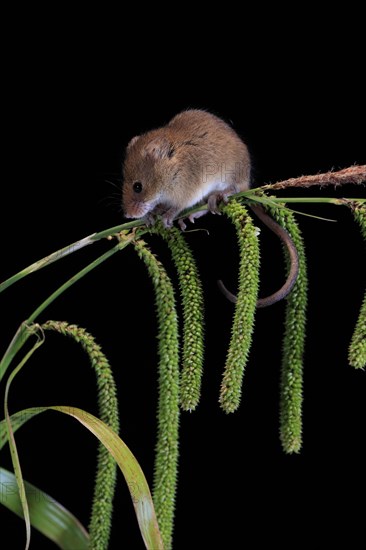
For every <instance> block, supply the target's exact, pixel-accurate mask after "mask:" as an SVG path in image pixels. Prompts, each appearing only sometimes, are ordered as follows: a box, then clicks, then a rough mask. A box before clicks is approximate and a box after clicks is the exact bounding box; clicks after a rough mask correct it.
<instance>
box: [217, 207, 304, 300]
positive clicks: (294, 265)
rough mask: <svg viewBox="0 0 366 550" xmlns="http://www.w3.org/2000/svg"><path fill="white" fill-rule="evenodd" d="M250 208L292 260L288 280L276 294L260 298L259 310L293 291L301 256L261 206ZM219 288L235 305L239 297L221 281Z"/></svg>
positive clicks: (288, 236)
mask: <svg viewBox="0 0 366 550" xmlns="http://www.w3.org/2000/svg"><path fill="white" fill-rule="evenodd" d="M250 208H251V209H252V210H253V212H254V213H255V215H256V216H257V217H258V218H259V219H260V220H261V221H262V222H263V223H264V224H265V225H266V226H267V227H268V228H269V229H270V230H271V231H273V233H275V235H277V237H279V238H280V239H281V241H282V242H283V244H284V245H285V246H286V249H287V251H288V254H289V259H290V270H289V273H288V276H287V279H286V281H285V283H284V284H283V285H282V287H281V288H279V289H278V290H277V291H276V292H274V293H273V294H271V295H270V296H266V297H265V298H259V299H258V301H257V308H262V307H268V306H271V305H273V304H275V303H276V302H279V301H280V300H283V299H284V298H286V296H288V295H289V294H290V292H291V290H292V289H293V287H294V284H295V283H296V279H297V276H298V273H299V256H298V253H297V250H296V247H295V244H294V242H293V240H292V239H291V237H290V235H289V234H288V233H287V231H286V230H285V229H284V228H283V227H281V226H280V225H279V224H278V223H277V222H276V221H275V220H274V219H273V218H271V217H270V216H269V215H268V214H266V213H265V212H264V210H263V208H262V207H261V206H250ZM217 284H218V287H219V289H220V290H221V292H222V293H223V295H224V296H225V298H227V299H228V300H230V302H233V303H234V304H235V303H236V301H237V297H236V296H235V294H233V293H232V292H230V291H229V290H228V289H227V288H226V286H225V285H224V283H223V282H222V281H221V280H219V281H217Z"/></svg>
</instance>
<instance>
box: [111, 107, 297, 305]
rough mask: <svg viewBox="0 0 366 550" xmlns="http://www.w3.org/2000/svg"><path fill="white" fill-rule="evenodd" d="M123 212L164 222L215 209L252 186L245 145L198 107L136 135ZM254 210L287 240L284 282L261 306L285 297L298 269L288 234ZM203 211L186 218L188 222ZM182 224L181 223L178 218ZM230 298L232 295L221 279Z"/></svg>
mask: <svg viewBox="0 0 366 550" xmlns="http://www.w3.org/2000/svg"><path fill="white" fill-rule="evenodd" d="M123 178H124V183H123V198H122V203H123V211H124V215H125V217H126V218H144V220H145V221H146V223H147V224H152V223H154V221H155V220H156V219H157V217H158V216H161V220H162V222H163V224H164V225H165V227H171V226H172V224H173V220H174V218H175V217H176V216H177V215H178V214H179V213H180V212H182V211H183V210H185V209H186V208H190V207H192V206H195V205H198V204H204V203H205V202H207V203H208V210H209V211H210V212H212V213H217V208H218V203H219V202H221V201H224V202H227V200H228V197H229V196H230V195H232V194H234V193H239V192H240V191H245V190H247V189H249V186H250V157H249V152H248V149H247V146H246V145H245V143H244V142H243V141H242V140H241V139H240V137H239V136H238V134H237V133H236V132H235V131H234V130H233V129H232V128H231V127H230V126H229V125H228V124H227V123H226V122H224V121H223V120H222V119H220V118H218V117H217V116H215V115H213V114H211V113H208V112H206V111H202V110H197V109H193V110H187V111H183V112H181V113H179V114H178V115H176V116H175V117H174V118H173V119H172V120H171V121H170V122H169V123H168V124H167V125H166V126H163V127H161V128H158V129H156V130H151V131H149V132H146V133H145V134H142V135H140V136H136V137H134V138H133V139H132V140H131V141H130V142H129V144H128V146H127V151H126V157H125V161H124V166H123ZM252 210H253V211H254V212H255V213H256V214H257V215H258V217H260V219H261V220H262V221H263V222H264V223H265V224H266V225H267V226H268V227H270V229H271V230H272V231H274V232H275V233H276V234H277V235H278V236H279V237H280V238H281V239H282V240H283V242H284V243H285V245H286V247H287V248H288V250H289V252H290V258H291V269H290V273H289V276H288V278H287V281H286V283H285V284H284V286H283V287H282V288H281V289H280V290H279V291H277V292H276V293H275V294H273V295H271V296H268V297H267V298H263V299H260V300H258V303H257V307H264V306H267V305H271V304H272V303H275V302H277V301H278V300H280V299H282V298H284V297H285V296H287V294H288V293H289V292H290V290H291V289H292V287H293V285H294V283H295V281H296V277H297V273H298V257H297V253H296V248H295V246H294V244H293V242H292V240H291V237H290V236H289V235H288V233H287V232H286V231H285V230H284V229H283V228H282V227H281V226H280V225H278V224H277V223H276V222H275V221H274V220H273V219H272V218H271V217H270V216H268V215H267V214H265V212H264V211H263V210H262V209H261V207H258V206H255V207H254V206H253V207H252ZM205 213H206V211H201V212H197V213H196V214H193V215H191V216H190V217H189V219H190V221H193V220H194V218H197V217H200V216H202V215H203V214H205ZM180 225H181V227H182V228H184V227H185V225H184V223H182V222H181V223H180ZM220 288H221V289H222V291H223V292H224V294H225V295H226V297H227V298H228V299H230V300H231V301H235V296H234V295H233V294H231V293H230V292H228V291H227V290H226V289H225V287H224V286H223V284H222V283H221V284H220Z"/></svg>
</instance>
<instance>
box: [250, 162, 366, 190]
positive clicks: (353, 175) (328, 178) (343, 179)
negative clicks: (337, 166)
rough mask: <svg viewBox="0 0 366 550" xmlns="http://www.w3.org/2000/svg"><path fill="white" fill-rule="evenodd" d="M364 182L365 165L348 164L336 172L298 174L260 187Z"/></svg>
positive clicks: (365, 174) (276, 187)
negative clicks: (295, 176) (313, 174)
mask: <svg viewBox="0 0 366 550" xmlns="http://www.w3.org/2000/svg"><path fill="white" fill-rule="evenodd" d="M363 182H366V165H365V164H364V165H362V166H350V167H349V168H344V169H343V170H339V171H338V172H332V171H330V172H325V173H324V174H317V175H315V176H300V177H299V178H290V179H288V180H284V181H279V182H278V183H273V184H272V185H271V184H269V185H263V186H261V189H271V190H275V189H286V188H288V187H312V186H313V185H320V186H323V185H334V186H335V187H337V186H338V185H344V184H346V183H353V184H361V183H363Z"/></svg>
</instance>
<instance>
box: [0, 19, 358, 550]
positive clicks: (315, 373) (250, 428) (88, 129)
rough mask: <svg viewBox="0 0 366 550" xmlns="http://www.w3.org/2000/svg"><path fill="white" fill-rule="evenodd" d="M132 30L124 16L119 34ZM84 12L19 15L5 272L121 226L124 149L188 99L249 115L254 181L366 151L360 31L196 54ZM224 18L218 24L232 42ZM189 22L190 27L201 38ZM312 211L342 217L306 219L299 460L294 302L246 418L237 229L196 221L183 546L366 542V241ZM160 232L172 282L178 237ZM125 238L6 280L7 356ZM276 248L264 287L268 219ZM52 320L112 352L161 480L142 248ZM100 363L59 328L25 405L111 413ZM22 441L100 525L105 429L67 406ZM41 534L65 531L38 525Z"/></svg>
mask: <svg viewBox="0 0 366 550" xmlns="http://www.w3.org/2000/svg"><path fill="white" fill-rule="evenodd" d="M340 24H341V22H340ZM130 25H132V22H131V21H128V22H127V23H126V21H125V22H124V25H123V26H121V29H120V32H121V33H124V32H125V31H126V27H128V26H130ZM25 26H26V25H25ZM86 27H87V25H86V24H85V25H80V26H79V27H75V28H73V25H72V23H70V22H68V24H67V25H65V26H64V27H63V28H62V30H61V31H59V33H55V29H54V27H53V26H52V25H51V22H49V24H48V25H47V29H48V30H47V31H44V29H43V31H44V33H41V34H40V33H36V32H34V33H32V32H31V33H30V34H31V36H30V37H29V40H28V41H27V40H22V39H21V35H22V32H21V31H22V29H21V28H18V29H17V33H16V37H18V38H17V39H16V40H15V41H14V43H12V44H9V52H8V54H9V55H8V67H6V79H5V81H6V85H5V93H6V100H5V101H4V103H3V110H4V115H5V116H4V119H6V123H5V125H4V127H3V132H4V142H5V143H4V165H3V178H4V179H3V184H2V204H3V208H2V211H3V214H2V216H1V243H2V244H1V248H2V262H1V273H0V277H1V279H2V280H4V279H6V278H7V277H8V276H10V275H12V274H13V273H15V272H17V271H18V270H19V269H21V268H23V267H25V266H27V265H29V264H30V263H32V262H34V261H36V260H37V259H39V258H42V257H43V256H45V255H46V254H48V253H50V252H52V251H55V250H57V249H58V248H60V247H62V246H65V245H67V244H69V243H71V242H73V241H76V240H78V239H80V238H82V237H84V236H86V235H88V234H90V233H93V232H95V231H98V230H102V229H104V228H108V227H110V226H114V225H117V224H119V223H121V222H122V221H123V217H122V212H121V206H120V194H121V191H120V190H121V181H120V178H121V163H122V159H123V154H124V148H125V146H126V144H127V143H128V141H129V139H131V138H132V137H133V136H134V135H136V134H138V133H141V132H142V131H145V130H148V129H151V128H153V127H157V126H159V125H163V124H165V123H166V122H167V121H168V120H169V119H170V118H171V117H172V116H174V114H176V113H177V112H179V111H180V110H182V109H185V108H188V107H193V108H205V109H207V110H209V111H211V112H213V113H215V114H217V115H219V116H222V117H223V118H225V119H226V120H229V121H232V124H233V126H234V128H235V129H236V130H237V131H238V132H239V133H240V135H241V136H242V137H243V139H244V140H245V141H246V142H247V143H248V146H249V148H250V151H251V153H252V158H253V165H254V178H255V183H256V185H261V184H263V183H270V182H275V181H278V180H282V179H286V178H289V177H296V176H300V175H303V174H316V173H321V172H324V171H328V170H329V169H335V170H337V169H341V168H344V167H347V166H349V165H352V164H354V163H356V164H365V163H366V152H365V136H364V127H365V104H364V89H362V84H361V82H360V81H359V75H360V73H361V72H362V68H363V69H364V66H363V62H362V59H360V56H359V53H360V48H359V47H358V45H357V43H355V39H354V37H353V38H352V40H349V41H348V42H347V50H345V49H343V46H344V43H343V45H342V46H339V47H338V49H337V47H336V45H335V44H334V42H332V41H330V40H329V42H328V41H327V40H325V42H324V43H323V44H319V45H318V47H317V48H315V49H314V51H313V52H312V53H310V52H309V51H308V50H307V49H306V48H305V49H304V51H303V52H300V51H296V53H295V52H293V50H292V48H293V41H295V42H296V40H295V38H296V37H295V36H292V41H291V39H290V37H289V38H288V40H287V41H285V44H284V45H283V48H282V49H281V48H279V49H276V50H274V49H273V48H272V46H273V42H271V41H270V40H268V43H267V47H266V48H265V49H264V50H263V49H261V47H260V45H261V43H262V41H263V40H264V39H265V38H266V37H267V36H266V35H265V33H263V31H262V34H259V35H258V36H257V39H256V40H253V41H252V42H248V44H245V45H244V43H242V42H241V41H240V40H238V42H237V43H232V42H228V43H226V44H225V46H223V45H222V42H221V46H222V47H220V44H219V45H218V44H216V49H213V48H208V49H207V48H206V46H205V41H204V40H203V41H202V42H201V41H200V40H198V46H197V48H196V49H194V50H193V52H192V51H189V50H188V47H183V48H182V53H181V54H180V55H178V53H177V51H176V50H175V48H173V47H172V45H171V42H170V40H171V37H170V36H169V37H166V36H165V35H164V36H163V37H162V36H161V35H160V40H159V36H158V33H157V35H156V36H155V39H156V40H153V41H152V42H151V44H150V43H149V44H148V46H147V47H146V48H143V53H139V52H140V50H136V44H135V43H134V42H133V41H132V43H131V42H128V41H126V42H124V43H122V42H120V43H119V41H118V37H119V34H118V33H117V31H116V30H114V29H113V30H111V31H110V37H109V38H108V39H101V36H100V32H101V30H100V28H99V27H92V28H89V29H88V30H89V32H85V36H84V31H86ZM100 27H103V25H102V24H100ZM212 30H213V29H211V30H210V28H209V27H206V28H205V32H206V33H208V35H209V36H210V35H211V37H212V41H214V40H213V34H215V33H212ZM313 31H314V34H316V30H315V29H313ZM80 33H81V34H80ZM173 34H174V33H173ZM189 35H190V33H189V32H188V33H184V34H183V35H182V36H184V37H185V41H186V42H183V46H185V45H186V44H187V42H189ZM139 36H140V34H139ZM200 36H201V35H200V34H199V33H198V38H200ZM81 37H82V38H81ZM112 38H114V40H112ZM201 38H202V36H201ZM220 38H221V37H220ZM267 38H268V37H267ZM277 46H278V44H277ZM263 52H264V53H263ZM12 56H14V57H12ZM361 57H362V56H361ZM230 61H231V63H230ZM286 194H287V195H290V194H291V196H301V195H305V196H348V197H352V196H365V188H364V187H360V188H355V187H352V186H345V187H343V188H342V189H341V190H337V191H335V190H334V189H332V188H324V189H323V190H321V191H320V190H315V189H314V190H309V191H306V192H304V191H302V192H301V191H295V190H294V191H292V192H291V193H290V192H282V196H285V195H286ZM294 208H296V209H297V210H299V211H304V212H307V213H311V214H315V215H317V216H322V217H326V218H331V219H334V220H336V223H331V222H325V221H320V220H316V219H312V218H309V217H305V216H299V218H298V219H299V223H300V224H301V228H302V231H303V234H304V239H305V244H306V249H307V254H308V264H309V309H308V325H307V346H306V356H305V383H304V432H303V437H304V443H303V449H302V451H301V454H300V455H296V456H295V455H294V456H286V455H285V454H284V453H283V452H282V450H281V447H280V443H279V438H278V385H279V365H280V357H281V338H282V332H283V320H284V304H282V303H280V304H277V305H275V306H273V307H272V308H269V309H266V310H260V311H258V313H257V317H256V328H255V333H254V340H253V347H252V351H251V355H250V361H249V364H248V367H247V370H246V374H245V385H244V390H243V398H242V403H241V406H240V409H239V411H238V412H237V413H236V414H233V415H230V416H227V415H225V414H224V413H223V412H222V411H221V410H220V409H219V406H218V391H219V385H220V379H221V372H222V369H223V365H224V361H225V352H226V349H227V344H228V340H229V335H230V323H231V319H232V313H233V307H232V304H230V303H228V302H226V301H225V300H224V298H223V297H222V296H221V295H220V294H219V293H218V291H217V289H216V279H217V278H221V277H222V278H224V280H225V281H226V282H227V284H228V286H230V287H231V288H235V281H236V269H237V255H236V254H237V251H236V245H235V234H234V232H233V230H232V228H231V227H230V225H229V224H228V222H227V221H225V220H224V219H222V218H219V217H213V216H207V217H206V218H203V219H202V220H200V221H199V222H197V226H198V227H202V228H207V229H208V230H209V235H208V234H207V233H206V232H205V231H201V232H193V233H190V234H188V235H187V239H188V241H189V243H190V245H191V247H192V249H193V251H194V253H195V256H196V258H197V262H198V265H199V269H200V272H201V275H202V280H203V285H204V291H205V300H206V346H207V347H206V353H205V374H204V379H203V393H202V400H201V404H200V406H199V408H198V410H197V411H196V412H194V413H192V414H188V413H184V414H182V417H181V442H180V466H179V487H178V496H177V514H176V528H175V537H174V538H175V548H176V549H188V548H194V549H195V548H201V547H208V548H209V547H211V546H213V545H215V547H222V548H236V547H239V546H243V547H247V548H261V547H262V546H263V547H264V546H266V545H267V544H268V543H271V544H273V545H280V546H281V547H282V548H290V547H291V548H292V547H294V546H295V545H297V543H298V542H304V543H309V544H311V545H312V546H313V545H314V544H315V543H316V544H315V546H316V547H321V546H327V547H330V546H331V545H332V544H333V543H335V542H337V543H339V544H340V543H341V542H343V543H347V547H348V548H361V544H362V543H361V540H362V528H363V517H361V505H360V504H359V502H360V499H361V498H362V496H363V494H364V490H365V484H364V464H365V458H366V457H365V452H364V431H365V427H364V400H365V397H364V395H365V373H364V372H362V371H358V372H357V371H355V370H354V369H352V368H351V367H349V366H348V364H347V346H348V343H349V340H350V337H351V334H352V330H353V327H354V324H355V321H356V319H357V314H358V311H359V307H360V304H361V300H362V296H363V292H364V286H365V284H364V283H365V261H364V258H365V256H364V243H363V242H362V238H361V236H360V232H359V231H358V229H357V227H356V226H355V223H354V221H353V219H352V216H351V214H350V212H349V211H348V210H346V209H343V208H340V207H335V206H332V205H307V206H304V205H296V206H294ZM149 242H150V244H151V248H152V249H153V250H154V251H155V252H156V253H157V254H158V255H159V257H160V259H161V260H162V261H163V262H164V264H165V265H166V267H167V269H168V271H169V273H170V274H171V275H172V277H173V279H174V271H173V269H172V265H171V262H170V257H169V253H168V252H167V250H166V248H165V246H164V245H163V243H161V242H160V241H159V240H158V239H156V238H155V239H152V238H151V239H149ZM108 247H109V243H98V244H96V245H94V246H93V247H89V248H88V249H85V250H83V251H81V252H79V253H78V254H75V255H73V256H72V257H69V258H67V259H65V260H63V261H62V262H58V263H56V264H54V265H53V266H50V267H48V268H46V269H45V270H43V271H41V272H39V273H36V274H33V275H31V276H29V277H27V278H26V279H24V280H23V281H22V282H20V283H18V284H17V285H15V286H13V287H12V288H11V289H9V290H8V291H7V292H6V293H5V294H3V295H2V296H1V311H2V323H1V326H2V331H1V332H2V336H1V351H5V349H6V346H7V345H8V343H9V341H10V339H11V337H12V335H13V333H14V332H15V330H16V328H17V326H18V325H19V323H20V322H21V321H22V320H23V319H25V318H26V317H27V316H28V315H29V314H30V313H31V312H32V311H33V310H34V309H35V307H36V306H37V305H38V304H39V303H40V301H41V300H43V299H44V298H46V297H47V296H48V295H49V294H50V293H51V292H52V291H53V290H54V289H55V288H57V286H58V285H60V284H61V283H62V282H63V281H64V280H66V279H67V278H68V277H70V276H71V275H72V274H73V273H75V272H76V271H78V270H79V269H80V268H81V267H82V266H84V265H85V264H86V263H88V262H89V261H91V260H92V259H93V258H95V257H96V256H97V255H98V253H99V254H100V253H101V252H102V251H104V250H106V249H107V248H108ZM261 254H262V271H261V294H262V295H266V294H268V293H270V292H271V291H273V290H275V289H276V288H277V287H278V285H279V284H281V281H282V280H283V266H282V263H283V262H282V254H281V247H280V245H279V243H278V242H277V240H276V238H275V237H274V236H272V235H271V234H269V232H268V231H267V230H266V229H263V230H262V232H261ZM49 318H52V319H59V320H67V321H69V322H70V323H76V324H78V325H80V326H82V327H85V328H86V329H87V330H89V331H90V332H91V333H92V334H93V335H94V336H95V338H96V339H97V341H98V342H99V343H100V344H101V346H102V347H103V350H104V351H105V353H106V354H107V356H108V357H109V359H110V361H111V365H112V367H113V370H114V373H115V378H116V381H117V385H118V397H119V403H120V418H121V436H122V438H123V439H124V441H125V442H126V443H127V444H128V445H129V447H130V448H131V450H132V451H133V453H134V454H135V456H136V457H137V459H138V460H139V462H140V464H141V466H142V468H143V470H144V472H145V474H146V476H147V479H148V481H149V482H151V479H152V468H153V449H154V441H155V439H154V437H155V409H156V362H157V356H156V338H155V336H156V321H155V315H154V304H153V292H152V286H151V283H150V281H149V279H148V277H147V274H146V272H145V269H144V267H143V266H142V264H141V263H140V261H139V260H138V259H137V257H136V255H135V253H134V252H133V250H126V251H124V252H123V253H121V254H120V255H117V256H114V257H113V258H112V259H111V260H110V261H108V262H107V263H105V264H103V265H102V266H101V267H99V268H97V269H96V270H95V271H93V272H92V273H91V274H89V275H88V276H87V277H86V278H85V279H84V280H83V281H81V282H79V283H77V284H76V285H75V286H74V287H73V288H71V289H70V290H69V291H68V292H67V293H66V294H65V295H63V296H62V298H61V299H59V300H58V301H57V302H55V303H54V304H52V306H50V308H49V309H48V310H47V312H45V313H44V314H42V317H41V319H40V321H44V320H46V319H49ZM93 376H94V375H93V373H92V372H91V369H90V368H89V365H88V361H87V359H86V358H85V357H84V355H83V353H82V352H81V351H80V350H79V349H78V348H77V347H76V346H75V345H74V344H73V343H72V342H69V341H67V340H66V339H61V337H57V336H56V335H49V336H48V338H47V343H46V344H45V345H44V346H42V348H41V349H40V350H39V352H38V353H37V354H36V356H34V357H33V358H32V359H31V361H30V362H29V364H28V365H27V367H26V368H25V369H24V370H23V372H22V373H21V375H19V376H18V378H17V379H16V381H15V382H14V384H13V388H12V391H11V396H10V410H11V411H12V412H15V411H16V410H19V409H22V408H25V407H28V406H36V405H52V404H66V405H73V406H78V407H81V408H84V409H86V410H88V411H90V412H93V413H94V414H97V408H96V391H95V381H94V377H93ZM17 443H18V447H19V452H20V459H21V463H22V468H23V474H24V477H25V479H27V480H28V481H30V482H32V483H34V484H35V485H37V486H39V487H40V488H42V489H44V490H46V491H48V492H49V493H50V494H51V495H52V496H53V497H55V498H56V499H58V500H59V501H60V502H61V503H63V504H64V505H65V506H66V507H67V508H69V509H70V510H71V511H72V512H74V513H75V514H76V515H77V517H79V518H80V520H81V521H82V522H83V523H84V524H85V525H87V524H88V519H89V512H90V503H91V498H92V490H93V477H94V467H95V456H96V443H95V441H94V439H93V438H92V436H91V435H90V434H89V433H87V432H86V430H83V429H82V428H81V426H79V425H78V424H77V423H76V422H73V421H72V420H71V419H66V418H64V417H62V416H61V415H56V414H53V413H49V414H48V416H47V415H44V416H43V417H39V418H37V419H35V420H33V421H32V422H31V423H29V424H28V425H27V426H26V427H24V428H23V429H22V430H20V431H19V432H18V434H17ZM2 464H3V465H4V466H5V467H8V468H9V469H11V461H10V457H9V454H8V450H4V451H3V452H2ZM1 516H2V521H1V525H2V534H5V533H6V534H7V535H8V536H9V537H13V538H12V544H11V547H12V548H22V545H23V540H24V529H23V525H22V522H21V521H20V520H18V519H17V518H14V517H13V515H12V514H11V513H10V512H8V511H7V510H5V509H2V510H1ZM124 540H125V541H127V542H126V543H125V546H126V547H128V548H136V549H139V548H143V544H142V541H141V538H140V535H139V532H138V528H137V522H136V520H135V517H134V513H133V509H132V505H131V502H130V499H129V495H128V491H127V489H126V486H125V483H124V480H123V478H122V476H121V475H119V480H118V487H117V493H116V499H115V511H114V523H113V531H112V539H111V544H110V548H111V549H113V548H120V547H122V541H124ZM32 547H33V548H51V547H53V546H52V545H51V543H49V542H48V541H46V542H45V541H44V539H43V537H42V536H41V535H39V534H38V533H37V532H35V531H34V532H33V539H32V544H31V548H32Z"/></svg>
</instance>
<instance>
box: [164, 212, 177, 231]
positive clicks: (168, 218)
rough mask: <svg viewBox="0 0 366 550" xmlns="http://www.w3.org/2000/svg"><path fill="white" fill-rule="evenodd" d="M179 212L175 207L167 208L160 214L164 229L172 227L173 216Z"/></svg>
mask: <svg viewBox="0 0 366 550" xmlns="http://www.w3.org/2000/svg"><path fill="white" fill-rule="evenodd" d="M179 212H180V211H179V209H177V208H169V209H168V210H166V212H164V213H163V214H162V216H161V221H162V223H163V226H164V227H165V228H166V229H168V228H170V227H173V221H174V218H175V216H176V215H177V214H178V213H179Z"/></svg>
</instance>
